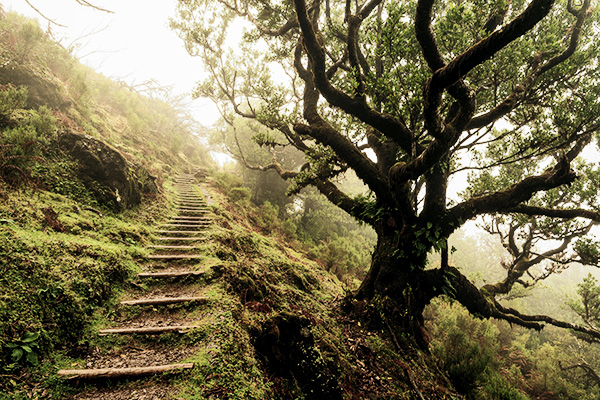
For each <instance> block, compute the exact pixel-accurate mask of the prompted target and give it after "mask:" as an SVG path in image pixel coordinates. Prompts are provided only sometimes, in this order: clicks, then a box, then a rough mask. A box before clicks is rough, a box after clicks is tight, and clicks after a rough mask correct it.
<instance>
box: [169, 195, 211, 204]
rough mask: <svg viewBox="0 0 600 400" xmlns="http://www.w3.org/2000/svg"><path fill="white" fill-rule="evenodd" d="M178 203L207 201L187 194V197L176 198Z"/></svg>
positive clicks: (203, 202) (202, 202)
mask: <svg viewBox="0 0 600 400" xmlns="http://www.w3.org/2000/svg"><path fill="white" fill-rule="evenodd" d="M175 202H176V203H198V204H200V205H205V204H206V201H205V200H204V199H202V198H200V197H198V196H186V197H178V198H177V199H175Z"/></svg>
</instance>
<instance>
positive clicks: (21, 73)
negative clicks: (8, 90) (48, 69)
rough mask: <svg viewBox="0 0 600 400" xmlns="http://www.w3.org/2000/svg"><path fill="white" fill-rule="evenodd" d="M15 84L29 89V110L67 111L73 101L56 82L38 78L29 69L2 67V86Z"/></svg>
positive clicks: (0, 72)
mask: <svg viewBox="0 0 600 400" xmlns="http://www.w3.org/2000/svg"><path fill="white" fill-rule="evenodd" d="M9 83H10V84H13V85H15V86H26V87H27V105H26V107H27V108H39V107H40V106H47V107H49V108H52V109H55V110H63V111H64V110H66V109H68V108H69V107H70V105H71V101H70V100H69V96H68V95H67V93H66V92H65V90H64V88H63V87H61V86H60V85H59V84H58V83H56V82H51V81H50V80H48V79H44V78H42V77H40V76H37V75H36V74H34V73H33V72H32V71H30V70H29V69H27V68H25V67H22V66H19V65H14V64H10V65H4V66H0V84H2V85H7V84H9Z"/></svg>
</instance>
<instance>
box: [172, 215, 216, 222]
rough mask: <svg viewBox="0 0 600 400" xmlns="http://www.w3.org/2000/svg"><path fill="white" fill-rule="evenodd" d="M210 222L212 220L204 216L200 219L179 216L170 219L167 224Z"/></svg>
mask: <svg viewBox="0 0 600 400" xmlns="http://www.w3.org/2000/svg"><path fill="white" fill-rule="evenodd" d="M210 221H212V218H211V217H210V216H206V215H203V216H201V217H190V216H179V217H172V218H170V219H169V220H167V221H166V222H167V223H173V222H187V223H197V222H210Z"/></svg>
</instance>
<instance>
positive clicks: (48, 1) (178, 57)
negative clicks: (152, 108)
mask: <svg viewBox="0 0 600 400" xmlns="http://www.w3.org/2000/svg"><path fill="white" fill-rule="evenodd" d="M88 1H89V2H90V3H92V4H94V5H97V6H99V7H102V8H106V9H108V10H111V11H113V12H114V13H105V12H101V11H98V10H94V9H92V8H89V7H85V6H82V5H80V4H78V3H77V2H76V0H29V2H30V3H31V4H32V5H33V6H35V7H36V8H37V9H38V10H39V11H40V12H41V13H42V14H43V15H44V16H46V17H48V18H50V19H52V20H54V21H55V22H57V23H59V24H61V25H65V26H66V27H60V26H57V25H51V29H52V32H53V34H54V36H55V38H57V39H61V43H62V44H63V45H64V46H65V47H67V46H69V45H70V44H72V43H73V42H74V41H75V43H77V44H78V45H79V46H80V47H79V48H78V49H77V50H76V54H77V56H79V57H81V61H82V62H84V63H85V64H87V65H89V66H90V67H92V68H93V69H95V70H96V71H98V72H101V73H103V74H104V75H106V76H108V77H111V78H113V79H116V80H123V81H125V82H127V83H128V84H139V83H142V82H144V81H148V80H150V79H155V80H157V81H158V82H159V83H160V84H161V85H165V86H172V87H173V92H174V93H175V94H182V93H190V92H191V91H192V89H193V88H194V86H195V83H196V82H197V81H198V80H200V79H201V77H202V75H201V73H202V68H201V65H200V61H199V60H198V59H194V58H192V57H191V56H190V55H189V54H188V53H187V52H186V51H185V49H184V47H183V41H182V40H181V39H179V38H178V37H177V35H176V34H175V32H173V31H172V30H171V29H169V26H168V18H169V17H173V16H175V5H176V3H177V0H88ZM0 3H1V4H2V6H3V8H4V9H5V11H10V10H12V11H16V12H18V13H20V14H24V15H27V16H29V17H33V18H35V19H37V20H38V21H39V22H40V24H41V26H42V27H43V28H44V29H46V27H47V26H48V22H47V21H46V20H45V19H44V18H43V17H41V16H40V15H39V14H38V13H36V11H35V10H33V9H32V8H31V7H30V6H29V5H28V4H27V2H26V1H25V0H0ZM96 31H100V32H97V33H93V32H96ZM85 35H89V36H87V37H84V36H85ZM192 110H193V112H194V115H195V116H196V119H197V120H198V121H199V122H201V123H202V124H204V125H210V124H211V123H213V122H214V121H215V120H216V118H217V116H218V115H217V114H218V113H217V111H216V108H215V107H214V106H213V105H212V103H211V102H210V101H208V100H204V99H199V100H195V101H194V102H193V104H192Z"/></svg>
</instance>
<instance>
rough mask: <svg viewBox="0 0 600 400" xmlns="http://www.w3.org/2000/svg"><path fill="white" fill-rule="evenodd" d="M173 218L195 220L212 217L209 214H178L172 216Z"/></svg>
mask: <svg viewBox="0 0 600 400" xmlns="http://www.w3.org/2000/svg"><path fill="white" fill-rule="evenodd" d="M171 219H181V220H186V221H194V220H203V219H210V217H207V216H202V217H199V216H193V215H178V216H173V217H171Z"/></svg>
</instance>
